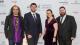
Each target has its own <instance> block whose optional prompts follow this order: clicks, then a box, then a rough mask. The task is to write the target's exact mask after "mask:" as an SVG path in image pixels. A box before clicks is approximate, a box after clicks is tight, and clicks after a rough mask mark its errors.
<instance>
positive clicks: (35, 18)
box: [33, 14, 36, 22]
mask: <svg viewBox="0 0 80 45" xmlns="http://www.w3.org/2000/svg"><path fill="white" fill-rule="evenodd" d="M33 18H34V21H35V22H36V16H35V14H33Z"/></svg>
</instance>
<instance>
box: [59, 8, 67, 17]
mask: <svg viewBox="0 0 80 45" xmlns="http://www.w3.org/2000/svg"><path fill="white" fill-rule="evenodd" d="M59 13H60V15H61V16H64V15H65V14H66V10H65V8H60V9H59Z"/></svg>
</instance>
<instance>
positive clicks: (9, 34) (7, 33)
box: [4, 15, 24, 39]
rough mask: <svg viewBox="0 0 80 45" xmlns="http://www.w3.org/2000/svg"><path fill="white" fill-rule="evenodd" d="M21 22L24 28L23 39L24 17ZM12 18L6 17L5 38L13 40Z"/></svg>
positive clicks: (22, 34)
mask: <svg viewBox="0 0 80 45" xmlns="http://www.w3.org/2000/svg"><path fill="white" fill-rule="evenodd" d="M20 20H21V26H22V32H21V37H22V38H23V37H24V26H23V25H24V23H23V17H21V16H20ZM12 21H13V20H12V16H11V15H9V16H6V19H5V26H4V31H5V36H6V38H12V39H13V35H14V33H13V25H12Z"/></svg>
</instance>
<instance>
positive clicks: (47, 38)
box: [43, 19, 57, 45]
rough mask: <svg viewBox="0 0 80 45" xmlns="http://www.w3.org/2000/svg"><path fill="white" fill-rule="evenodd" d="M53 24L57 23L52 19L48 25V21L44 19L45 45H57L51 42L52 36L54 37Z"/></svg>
mask: <svg viewBox="0 0 80 45" xmlns="http://www.w3.org/2000/svg"><path fill="white" fill-rule="evenodd" d="M54 23H57V21H56V20H55V19H52V20H51V22H50V23H48V19H46V21H45V27H46V33H45V35H44V37H43V39H44V44H45V45H57V42H53V36H54V27H53V24H54ZM56 39H57V38H56ZM56 41H57V40H56Z"/></svg>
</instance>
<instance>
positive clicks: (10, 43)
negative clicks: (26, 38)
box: [9, 39, 23, 45]
mask: <svg viewBox="0 0 80 45" xmlns="http://www.w3.org/2000/svg"><path fill="white" fill-rule="evenodd" d="M15 44H16V45H22V44H23V41H20V42H17V43H15V42H14V41H13V40H12V39H9V45H15Z"/></svg>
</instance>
